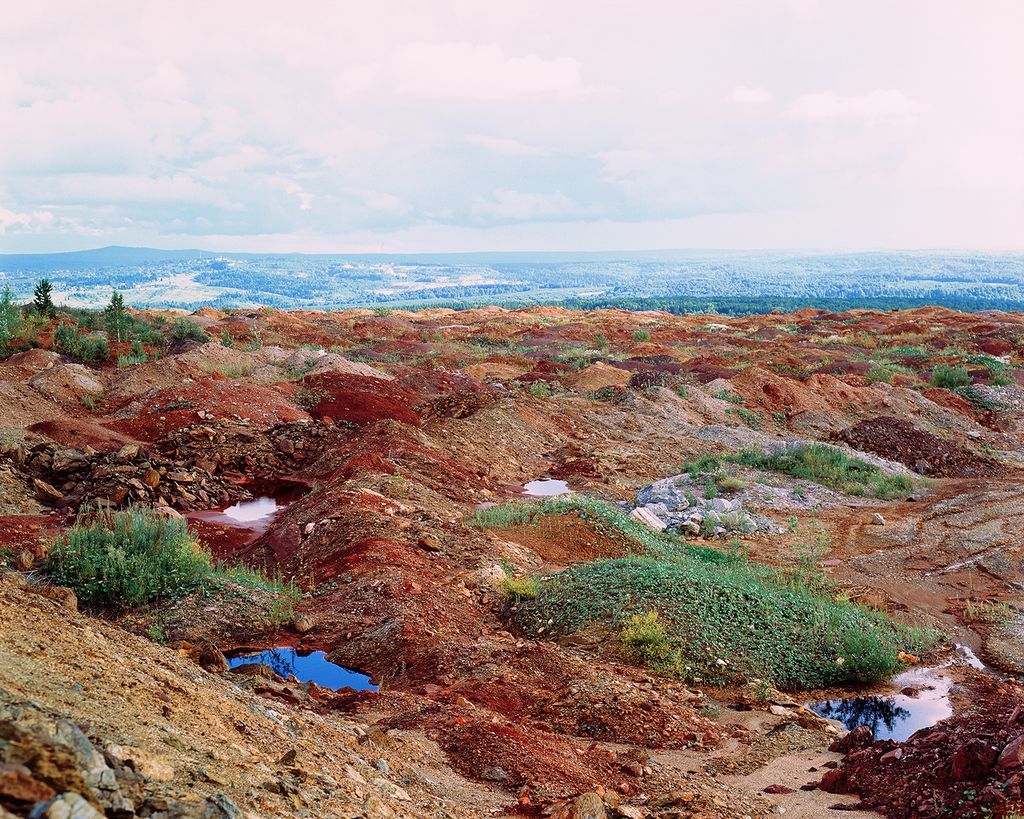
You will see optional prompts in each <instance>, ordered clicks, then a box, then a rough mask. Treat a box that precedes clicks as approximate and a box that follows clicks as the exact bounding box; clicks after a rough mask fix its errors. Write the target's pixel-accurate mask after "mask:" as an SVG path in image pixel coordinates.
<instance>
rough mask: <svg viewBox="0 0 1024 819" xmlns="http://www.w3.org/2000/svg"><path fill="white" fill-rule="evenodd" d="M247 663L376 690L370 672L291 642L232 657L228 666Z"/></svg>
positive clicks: (299, 677) (329, 685)
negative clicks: (301, 648) (292, 644)
mask: <svg viewBox="0 0 1024 819" xmlns="http://www.w3.org/2000/svg"><path fill="white" fill-rule="evenodd" d="M244 663H264V664H266V665H269V666H270V667H271V668H272V669H273V670H274V673H276V674H278V675H279V676H281V677H285V678H288V677H289V676H294V677H295V679H297V680H299V681H300V682H315V683H316V684H317V685H319V686H322V687H323V688H333V689H334V690H335V691H337V690H338V689H339V688H354V689H356V690H357V691H376V690H377V686H376V685H374V684H373V683H371V682H370V677H369V675H367V674H361V673H359V672H358V671H352V670H351V669H348V668H344V667H342V666H340V665H336V664H335V663H332V662H330V660H328V659H327V655H326V654H325V653H324V652H322V651H309V652H305V651H303V652H300V651H297V650H296V649H294V648H292V647H290V646H281V647H279V648H271V649H267V650H266V651H260V652H258V653H256V654H245V655H241V656H238V657H230V658H229V659H228V666H229V667H230V668H235V667H236V666H239V665H242V664H244Z"/></svg>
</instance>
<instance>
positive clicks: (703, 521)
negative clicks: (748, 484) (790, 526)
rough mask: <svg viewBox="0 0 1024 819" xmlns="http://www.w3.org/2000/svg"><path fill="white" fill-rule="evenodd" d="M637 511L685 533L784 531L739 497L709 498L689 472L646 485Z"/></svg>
mask: <svg viewBox="0 0 1024 819" xmlns="http://www.w3.org/2000/svg"><path fill="white" fill-rule="evenodd" d="M641 510H642V511H641ZM635 512H636V513H639V514H634V516H635V517H637V518H639V519H641V520H643V519H644V518H647V517H649V516H653V517H654V518H656V519H657V520H660V521H661V522H662V523H663V524H664V525H665V527H666V528H667V529H669V530H670V531H673V532H679V533H680V534H684V535H693V536H696V535H703V536H705V537H728V536H730V535H749V534H754V533H755V532H775V533H777V532H779V531H781V529H780V528H779V526H778V525H777V524H775V523H773V522H772V521H771V520H769V519H768V518H766V517H762V516H760V515H754V514H752V513H751V512H749V511H747V510H746V509H745V508H744V507H743V501H742V500H740V499H738V498H733V499H730V498H721V497H716V498H705V497H704V486H703V485H698V484H697V483H695V482H694V480H693V479H692V478H691V477H690V476H689V475H686V474H683V475H674V476H672V477H671V478H663V479H661V480H660V481H655V482H654V483H652V484H650V485H648V486H645V487H644V488H643V489H641V490H640V491H639V492H637V495H636V510H635Z"/></svg>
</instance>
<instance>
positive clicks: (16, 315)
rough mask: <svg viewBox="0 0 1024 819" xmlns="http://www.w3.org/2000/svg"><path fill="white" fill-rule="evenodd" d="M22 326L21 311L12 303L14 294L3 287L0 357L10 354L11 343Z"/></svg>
mask: <svg viewBox="0 0 1024 819" xmlns="http://www.w3.org/2000/svg"><path fill="white" fill-rule="evenodd" d="M23 324H24V323H23V322H22V320H21V311H20V310H19V309H18V306H17V305H16V304H15V303H14V293H13V292H12V291H11V288H10V287H7V286H5V287H4V291H3V295H2V296H0V356H6V355H7V354H8V353H9V352H10V346H11V342H12V341H14V339H16V338H17V337H18V336H20V335H21V331H22V327H23Z"/></svg>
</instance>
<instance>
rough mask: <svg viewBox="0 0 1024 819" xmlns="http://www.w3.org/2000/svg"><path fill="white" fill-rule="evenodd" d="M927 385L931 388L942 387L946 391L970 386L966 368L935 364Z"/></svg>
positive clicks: (969, 377)
mask: <svg viewBox="0 0 1024 819" xmlns="http://www.w3.org/2000/svg"><path fill="white" fill-rule="evenodd" d="M928 383H929V384H931V386H933V387H944V388H945V389H947V390H953V389H956V388H957V387H968V386H970V384H971V376H970V374H969V373H968V372H967V368H966V367H962V366H959V365H957V366H951V365H949V364H936V365H935V368H934V369H933V370H932V377H931V378H930V379H929V381H928Z"/></svg>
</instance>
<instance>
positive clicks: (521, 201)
mask: <svg viewBox="0 0 1024 819" xmlns="http://www.w3.org/2000/svg"><path fill="white" fill-rule="evenodd" d="M473 210H474V212H475V213H477V214H478V215H480V216H483V217H486V218H488V219H492V220H497V221H499V222H509V221H511V222H525V221H531V220H535V219H555V220H557V219H564V218H566V217H567V216H569V215H570V214H573V215H579V213H578V211H579V208H578V206H577V204H576V203H575V202H573V200H572V199H570V198H569V197H568V196H566V195H565V194H562V193H557V192H556V193H524V192H522V191H515V190H496V191H494V193H493V194H492V196H491V198H490V199H487V200H484V199H480V200H478V201H477V202H476V203H475V205H474V206H473Z"/></svg>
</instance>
